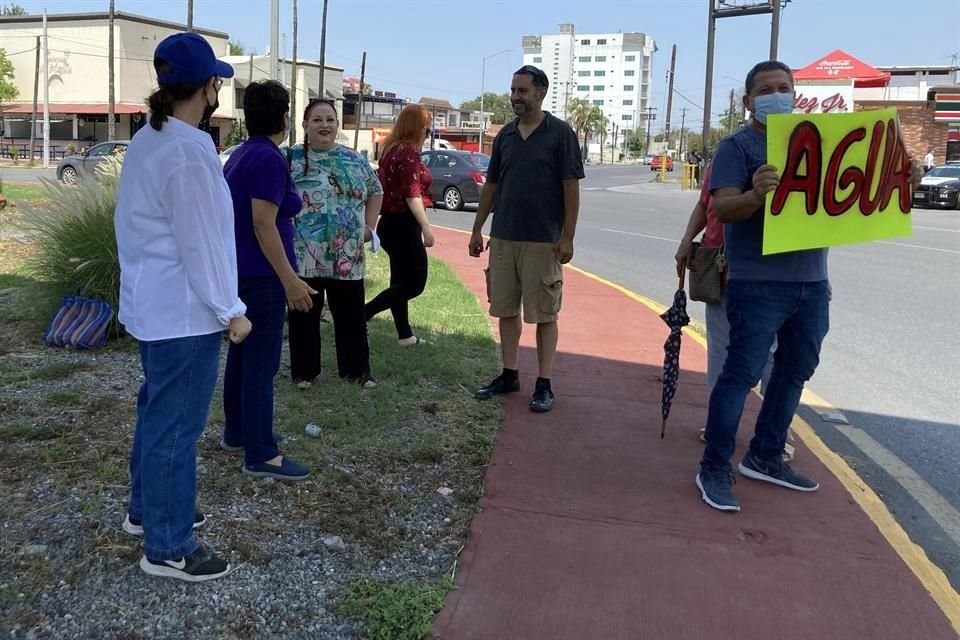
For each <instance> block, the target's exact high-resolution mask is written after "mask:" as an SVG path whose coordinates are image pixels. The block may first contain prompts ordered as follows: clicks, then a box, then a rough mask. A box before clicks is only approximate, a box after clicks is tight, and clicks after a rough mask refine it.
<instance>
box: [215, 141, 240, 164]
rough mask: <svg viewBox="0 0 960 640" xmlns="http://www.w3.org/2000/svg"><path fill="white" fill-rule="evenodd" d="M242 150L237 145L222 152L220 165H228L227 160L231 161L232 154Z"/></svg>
mask: <svg viewBox="0 0 960 640" xmlns="http://www.w3.org/2000/svg"><path fill="white" fill-rule="evenodd" d="M239 148H240V145H238V144H235V145H233V146H232V147H227V148H226V149H224V150H223V151H221V152H220V164H227V160H229V159H230V154H231V153H233V152H234V151H236V150H237V149H239Z"/></svg>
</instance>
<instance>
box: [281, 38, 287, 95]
mask: <svg viewBox="0 0 960 640" xmlns="http://www.w3.org/2000/svg"><path fill="white" fill-rule="evenodd" d="M281 37H282V38H283V44H282V45H281V47H280V84H282V85H283V86H284V87H286V86H287V34H285V33H284V34H283V35H282V36H281Z"/></svg>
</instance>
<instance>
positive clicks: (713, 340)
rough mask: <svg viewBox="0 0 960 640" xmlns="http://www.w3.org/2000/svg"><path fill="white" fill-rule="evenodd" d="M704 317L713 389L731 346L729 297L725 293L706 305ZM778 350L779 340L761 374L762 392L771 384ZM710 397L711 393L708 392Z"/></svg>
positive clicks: (709, 371) (709, 379) (709, 387)
mask: <svg viewBox="0 0 960 640" xmlns="http://www.w3.org/2000/svg"><path fill="white" fill-rule="evenodd" d="M704 306H705V307H706V310H705V312H704V319H705V320H706V321H707V389H708V391H713V385H715V384H717V379H718V378H719V377H720V372H721V371H723V363H724V362H726V361H727V347H729V346H730V321H729V320H727V298H726V296H725V295H724V296H723V297H721V298H720V302H718V303H716V304H707V305H704ZM776 350H777V341H776V340H774V341H773V346H771V347H770V355H769V357H768V358H767V364H766V365H765V366H764V367H763V374H762V375H761V376H760V393H761V394H766V393H767V385H768V384H770V374H771V373H772V372H773V352H774V351H776ZM707 397H708V398H709V397H710V394H709V393H708V394H707Z"/></svg>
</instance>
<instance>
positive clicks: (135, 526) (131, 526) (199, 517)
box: [122, 511, 207, 537]
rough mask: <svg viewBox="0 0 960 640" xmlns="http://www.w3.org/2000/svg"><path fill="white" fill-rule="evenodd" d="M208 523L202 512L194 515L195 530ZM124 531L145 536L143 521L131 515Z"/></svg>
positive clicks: (124, 524) (125, 520)
mask: <svg viewBox="0 0 960 640" xmlns="http://www.w3.org/2000/svg"><path fill="white" fill-rule="evenodd" d="M206 523H207V516H205V515H203V513H202V512H201V511H197V512H195V513H194V514H193V528H194V529H199V528H200V527H202V526H203V525H205V524H206ZM122 527H123V530H124V531H126V532H127V533H129V534H130V535H132V536H138V537H139V536H142V535H143V521H142V520H138V519H136V518H131V517H130V514H129V513H128V514H127V517H126V518H124V519H123V525H122Z"/></svg>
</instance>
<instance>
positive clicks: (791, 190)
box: [763, 109, 911, 255]
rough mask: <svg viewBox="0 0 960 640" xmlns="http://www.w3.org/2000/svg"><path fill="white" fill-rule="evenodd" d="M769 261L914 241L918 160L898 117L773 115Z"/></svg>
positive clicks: (892, 113)
mask: <svg viewBox="0 0 960 640" xmlns="http://www.w3.org/2000/svg"><path fill="white" fill-rule="evenodd" d="M767 163H768V164H771V165H773V166H775V167H777V169H778V171H779V172H780V185H779V186H778V187H777V189H776V190H775V191H774V192H772V193H770V194H768V195H767V204H766V211H765V214H764V215H765V217H764V220H763V253H764V255H769V254H773V253H785V252H787V251H799V250H802V249H819V248H822V247H832V246H836V245H843V244H853V243H857V242H867V241H870V240H879V239H881V238H894V237H898V236H909V235H910V233H911V218H910V215H909V214H910V206H911V187H910V171H911V168H910V156H909V154H908V153H907V150H906V148H905V147H904V145H903V138H902V137H901V135H900V127H899V121H898V119H897V110H896V109H878V110H876V111H859V112H856V113H838V114H805V113H795V114H787V115H771V116H770V118H769V120H768V122H767Z"/></svg>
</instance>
